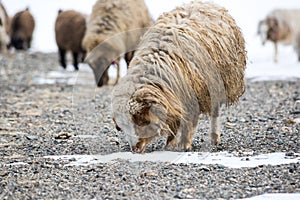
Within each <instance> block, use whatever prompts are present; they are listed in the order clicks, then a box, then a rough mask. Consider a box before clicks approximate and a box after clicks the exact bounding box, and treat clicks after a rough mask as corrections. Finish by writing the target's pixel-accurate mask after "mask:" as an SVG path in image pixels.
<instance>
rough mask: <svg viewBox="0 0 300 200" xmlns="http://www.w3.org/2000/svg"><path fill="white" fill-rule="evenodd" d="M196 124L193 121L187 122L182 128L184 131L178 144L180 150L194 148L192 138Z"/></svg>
mask: <svg viewBox="0 0 300 200" xmlns="http://www.w3.org/2000/svg"><path fill="white" fill-rule="evenodd" d="M195 129H196V126H194V125H193V123H192V122H187V124H186V125H185V126H184V127H183V128H182V130H184V131H182V133H181V136H180V142H179V144H178V148H179V150H183V151H190V150H191V149H192V139H193V134H194V131H195Z"/></svg>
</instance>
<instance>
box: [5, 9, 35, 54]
mask: <svg viewBox="0 0 300 200" xmlns="http://www.w3.org/2000/svg"><path fill="white" fill-rule="evenodd" d="M34 27H35V21H34V18H33V16H32V14H31V13H30V11H29V9H28V8H26V9H25V10H23V11H20V12H17V13H16V14H15V15H14V16H13V18H12V20H11V27H10V38H11V43H10V46H13V47H15V48H16V49H23V50H27V49H29V48H30V47H31V40H32V35H33V31H34Z"/></svg>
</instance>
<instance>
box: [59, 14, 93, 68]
mask: <svg viewBox="0 0 300 200" xmlns="http://www.w3.org/2000/svg"><path fill="white" fill-rule="evenodd" d="M86 18H87V16H86V15H84V14H82V13H80V12H77V11H74V10H66V11H62V10H59V11H58V15H57V17H56V21H55V40H56V44H57V46H58V53H59V58H60V60H59V61H60V64H61V65H62V67H63V68H64V69H66V67H67V65H66V60H65V57H66V53H67V52H68V51H70V52H72V56H73V65H74V69H75V70H78V63H79V62H82V61H83V59H84V58H85V50H84V49H83V48H82V46H81V42H82V39H83V36H84V33H85V30H86Z"/></svg>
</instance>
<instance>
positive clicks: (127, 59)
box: [124, 51, 134, 68]
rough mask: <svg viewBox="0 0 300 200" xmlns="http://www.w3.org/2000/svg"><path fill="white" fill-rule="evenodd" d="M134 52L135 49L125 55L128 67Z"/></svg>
mask: <svg viewBox="0 0 300 200" xmlns="http://www.w3.org/2000/svg"><path fill="white" fill-rule="evenodd" d="M133 53H134V51H130V52H127V53H125V56H124V57H125V61H126V64H127V68H128V66H129V63H130V61H131V60H132V57H133Z"/></svg>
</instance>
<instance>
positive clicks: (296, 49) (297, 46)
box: [294, 32, 300, 62]
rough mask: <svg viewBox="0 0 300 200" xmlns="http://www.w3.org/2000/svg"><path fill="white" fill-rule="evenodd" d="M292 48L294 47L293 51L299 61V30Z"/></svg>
mask: <svg viewBox="0 0 300 200" xmlns="http://www.w3.org/2000/svg"><path fill="white" fill-rule="evenodd" d="M294 48H295V51H296V53H297V55H298V61H299V62H300V32H299V33H298V34H297V35H296V40H295V46H294Z"/></svg>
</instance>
